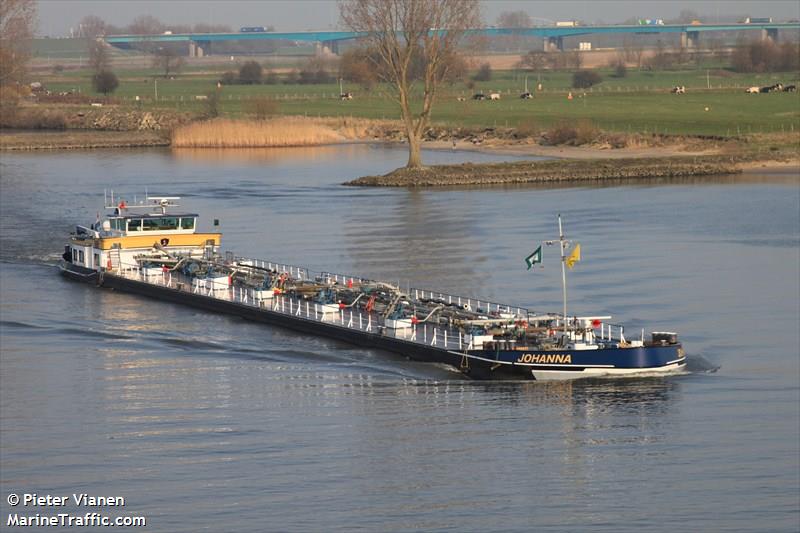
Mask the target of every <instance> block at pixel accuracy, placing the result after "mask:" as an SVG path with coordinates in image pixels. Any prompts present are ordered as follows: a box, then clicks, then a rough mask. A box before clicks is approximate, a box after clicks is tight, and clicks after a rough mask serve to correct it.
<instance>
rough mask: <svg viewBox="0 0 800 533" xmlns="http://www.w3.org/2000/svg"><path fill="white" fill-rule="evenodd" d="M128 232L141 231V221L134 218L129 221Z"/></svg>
mask: <svg viewBox="0 0 800 533" xmlns="http://www.w3.org/2000/svg"><path fill="white" fill-rule="evenodd" d="M128 231H142V219H140V218H134V219H131V220H129V221H128Z"/></svg>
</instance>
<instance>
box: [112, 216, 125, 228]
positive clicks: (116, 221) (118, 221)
mask: <svg viewBox="0 0 800 533" xmlns="http://www.w3.org/2000/svg"><path fill="white" fill-rule="evenodd" d="M110 222H111V229H113V230H116V231H124V230H125V219H122V218H112V219H111V220H110Z"/></svg>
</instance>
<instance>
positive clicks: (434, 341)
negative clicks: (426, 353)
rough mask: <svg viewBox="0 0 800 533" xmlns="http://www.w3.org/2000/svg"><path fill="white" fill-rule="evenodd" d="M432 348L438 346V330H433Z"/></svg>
mask: <svg viewBox="0 0 800 533" xmlns="http://www.w3.org/2000/svg"><path fill="white" fill-rule="evenodd" d="M431 346H436V328H433V340H432V341H431Z"/></svg>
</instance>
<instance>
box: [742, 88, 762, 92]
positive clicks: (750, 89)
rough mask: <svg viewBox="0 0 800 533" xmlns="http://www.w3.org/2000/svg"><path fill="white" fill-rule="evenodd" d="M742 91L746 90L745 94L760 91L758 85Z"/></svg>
mask: <svg viewBox="0 0 800 533" xmlns="http://www.w3.org/2000/svg"><path fill="white" fill-rule="evenodd" d="M744 92H746V93H747V94H758V93H759V92H761V89H760V88H758V87H748V88H747V89H745V90H744Z"/></svg>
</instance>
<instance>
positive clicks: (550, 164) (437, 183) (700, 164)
mask: <svg viewBox="0 0 800 533" xmlns="http://www.w3.org/2000/svg"><path fill="white" fill-rule="evenodd" d="M739 172H741V169H740V167H739V166H738V164H737V161H736V160H735V159H734V158H730V157H723V156H704V157H662V158H630V159H591V160H566V159H558V160H548V161H519V162H513V163H487V164H473V163H465V164H461V165H437V166H431V167H423V168H420V169H408V168H400V169H397V170H394V171H392V172H390V173H388V174H385V175H383V176H364V177H361V178H358V179H355V180H352V181H348V182H346V183H344V185H348V186H369V187H447V186H453V185H498V184H520V183H554V182H576V181H587V182H598V181H606V180H643V179H649V178H681V177H689V176H711V175H719V174H736V173H739Z"/></svg>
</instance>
